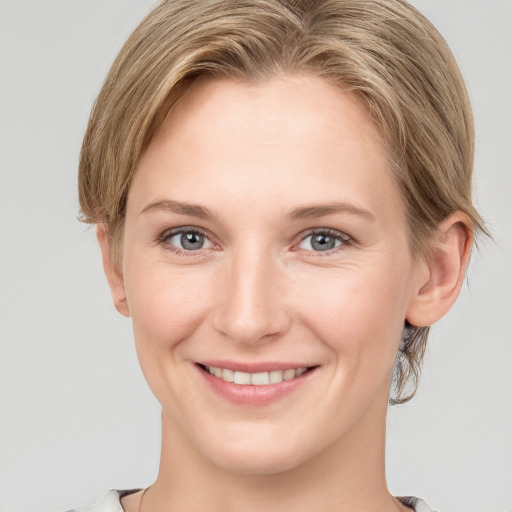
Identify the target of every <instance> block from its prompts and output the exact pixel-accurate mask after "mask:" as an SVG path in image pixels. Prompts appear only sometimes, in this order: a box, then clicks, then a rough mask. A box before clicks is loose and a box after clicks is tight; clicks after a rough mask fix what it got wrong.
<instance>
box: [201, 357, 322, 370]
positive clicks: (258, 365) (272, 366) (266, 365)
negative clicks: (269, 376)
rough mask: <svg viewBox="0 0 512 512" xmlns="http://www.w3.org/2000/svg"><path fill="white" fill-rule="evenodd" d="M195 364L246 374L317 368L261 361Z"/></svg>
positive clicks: (208, 361) (304, 364)
mask: <svg viewBox="0 0 512 512" xmlns="http://www.w3.org/2000/svg"><path fill="white" fill-rule="evenodd" d="M197 364H200V365H202V366H210V367H213V368H223V369H225V370H233V371H234V372H246V373H260V372H270V371H273V370H290V369H293V370H297V369H298V368H309V367H311V366H317V365H314V364H307V363H297V362H283V361H262V362H254V363H247V362H238V361H225V360H218V359H216V360H204V361H197Z"/></svg>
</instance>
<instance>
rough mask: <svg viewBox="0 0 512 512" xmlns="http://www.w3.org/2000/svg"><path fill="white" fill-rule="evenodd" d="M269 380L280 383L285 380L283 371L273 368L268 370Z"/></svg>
mask: <svg viewBox="0 0 512 512" xmlns="http://www.w3.org/2000/svg"><path fill="white" fill-rule="evenodd" d="M268 380H269V381H270V384H279V383H280V382H283V372H282V371H281V370H272V371H271V372H268Z"/></svg>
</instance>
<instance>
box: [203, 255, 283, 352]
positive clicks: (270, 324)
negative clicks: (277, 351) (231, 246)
mask: <svg viewBox="0 0 512 512" xmlns="http://www.w3.org/2000/svg"><path fill="white" fill-rule="evenodd" d="M248 253H250V254H248ZM219 278H220V280H221V285H220V286H219V288H220V292H219V296H218V301H217V305H216V308H215V311H214V314H213V325H214V328H215V329H216V330H217V331H218V332H220V333H221V334H222V335H224V336H227V337H229V338H230V339H231V340H232V341H233V342H234V343H237V344H239V345H245V346H257V345H260V344H262V343H266V342H268V341H271V340H273V339H276V338H278V337H279V336H281V335H282V334H284V333H285V332H286V330H287V329H288V328H289V326H290V317H289V312H288V311H287V308H286V304H285V302H286V300H285V291H286V276H284V275H283V270H282V269H280V268H279V263H278V262H276V261H273V258H272V257H271V255H270V251H264V250H260V251H259V252H256V251H255V250H253V251H250V250H249V251H238V253H236V254H233V256H232V258H229V259H228V261H226V264H225V266H224V268H223V271H222V272H221V275H219Z"/></svg>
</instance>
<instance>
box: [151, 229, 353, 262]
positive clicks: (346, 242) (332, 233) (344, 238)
mask: <svg viewBox="0 0 512 512" xmlns="http://www.w3.org/2000/svg"><path fill="white" fill-rule="evenodd" d="M184 233H190V234H195V235H201V236H203V237H204V238H205V239H207V240H208V241H209V242H210V243H212V244H213V242H212V241H211V235H209V234H208V233H207V232H206V231H204V230H202V229H200V228H197V227H195V226H194V227H192V226H183V227H180V228H174V229H171V230H167V231H164V232H163V233H162V234H161V235H160V236H159V237H158V240H157V242H158V243H159V244H161V245H162V246H164V248H165V249H166V250H168V251H171V252H172V253H174V254H177V255H179V256H185V257H194V256H198V253H200V252H201V249H199V250H197V251H187V250H184V249H180V248H179V247H176V246H175V245H172V244H171V243H170V242H169V240H170V239H171V238H173V237H174V236H176V235H180V234H184ZM315 235H327V236H329V237H332V238H334V239H335V240H336V241H339V242H341V244H340V245H339V246H338V247H336V248H333V249H328V250H326V251H313V250H311V251H308V252H309V253H311V254H314V257H326V256H332V255H335V254H338V253H339V252H341V251H343V250H345V249H346V248H347V246H351V245H352V244H353V242H354V240H353V238H352V237H351V236H349V235H347V234H346V233H343V232H341V231H337V230H334V229H329V228H321V229H312V230H310V231H308V232H307V233H306V234H305V235H304V236H302V237H301V239H300V240H299V242H297V243H295V244H294V247H297V246H298V245H300V244H301V243H303V242H304V241H305V240H306V239H307V238H309V237H312V236H315ZM295 250H299V249H295Z"/></svg>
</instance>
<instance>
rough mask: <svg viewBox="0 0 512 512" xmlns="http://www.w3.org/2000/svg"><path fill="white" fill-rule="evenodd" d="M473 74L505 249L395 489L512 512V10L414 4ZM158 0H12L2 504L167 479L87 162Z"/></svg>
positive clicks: (2, 297) (2, 222)
mask: <svg viewBox="0 0 512 512" xmlns="http://www.w3.org/2000/svg"><path fill="white" fill-rule="evenodd" d="M415 3H416V4H417V5H418V6H419V7H420V9H421V10H422V11H423V12H424V13H426V14H427V16H428V17H429V18H430V19H431V20H432V21H433V22H434V23H435V24H436V26H437V27H438V28H439V30H440V31H441V32H442V33H443V34H444V36H445V37H446V39H447V40H448V42H449V43H450V45H451V46H452V49H453V50H454V53H455V55H456V57H457V58H458V60H459V63H460V65H461V67H462V69H463V72H464V74H465V77H466V79H467V82H468V85H469V89H470V93H471V96H472V99H473V102H474V109H475V115H476V123H477V151H476V189H477V198H478V205H479V207H480V209H481V211H482V213H483V215H484V217H485V218H486V219H487V221H488V224H489V227H490V229H491V230H492V232H493V234H494V237H495V242H483V243H482V244H481V248H480V250H479V251H478V252H476V253H475V254H474V256H473V261H472V265H471V268H470V271H469V275H468V283H467V284H466V285H465V286H464V289H463V292H462V295H461V298H460V300H459V302H458V303H457V305H456V306H455V308H454V310H453V311H452V312H451V313H450V314H449V315H448V317H447V318H446V319H444V320H443V321H442V322H440V323H439V324H438V325H437V326H435V328H434V329H433V334H432V339H431V343H430V346H429V349H428V353H427V357H426V361H425V367H424V373H423V379H422V383H421V387H420V391H419V393H418V395H417V397H416V398H415V399H414V400H413V402H412V403H410V404H408V405H405V406H402V407H396V408H393V409H392V410H391V411H390V413H389V434H388V473H389V474H388V477H389V486H390V489H391V491H392V492H393V493H395V494H416V495H419V496H423V497H425V498H426V499H427V501H429V502H430V504H431V505H432V506H434V507H438V508H439V509H441V510H446V511H451V512H463V511H464V512H477V511H479V512H494V511H496V512H497V511H503V512H505V511H511V510H512V371H511V370H512V344H511V340H512V327H511V326H512V322H511V321H510V319H511V312H512V279H511V277H512V276H511V274H512V264H511V262H512V260H511V257H512V229H511V226H512V192H511V191H512V186H511V185H512V183H511V181H512V173H511V172H510V164H511V162H512V154H511V153H512V150H511V148H512V139H511V135H512V67H511V66H512V65H511V63H512V2H511V1H510V0H490V1H485V2H484V1H480V0H472V1H471V0H443V1H441V0H418V1H416V2H415ZM152 4H153V1H152V0H129V1H128V0H87V1H85V0H82V1H78V0H73V1H72V0H61V1H58V0H45V1H41V0H11V1H8V0H7V1H6V0H4V1H0V144H1V146H0V172H1V174H0V509H1V510H3V511H10V512H22V511H23V512H25V511H27V512H28V511H31V512H32V511H36V510H39V511H43V512H44V511H51V510H63V509H66V508H67V507H71V506H77V505H79V504H83V503H87V502H91V501H94V500H95V499H96V498H97V497H98V496H99V495H100V494H101V493H102V492H103V491H104V490H105V489H107V488H112V487H119V488H129V487H140V486H144V485H147V484H148V483H150V482H151V481H152V479H153V478H154V477H155V475H156V471H157V464H158V451H159V406H158V404H157V403H156V402H155V400H154V399H153V398H152V396H151V394H150V392H149V391H148V389H147V386H146V384H145V382H144V380H143V378H142V375H141V372H140V370H139V368H138V364H137V361H136V357H135V351H134V348H133V343H132V335H131V329H130V322H129V320H127V319H125V318H123V317H121V316H120V315H118V314H117V313H116V312H115V310H114V308H113V307H112V305H111V302H110V296H109V291H108V289H107V285H106V283H105V280H104V278H103V275H102V270H101V264H100V255H99V250H98V248H97V246H96V242H95V239H94V234H93V232H92V230H88V229H87V228H86V227H85V226H83V225H81V224H80V223H79V222H78V221H77V220H76V215H77V212H78V207H77V198H76V167H77V159H78V152H79V148H80V142H81V137H82V135H83V132H84V129H85V126H86V122H87V118H88V113H89V109H90V106H91V104H92V101H93V99H94V97H95V95H96V94H97V92H98V91H99V87H100V84H101V82H102V80H103V78H104V76H105V74H106V72H107V69H108V67H109V65H110V63H111V61H112V59H113V58H114V56H115V54H116V52H117V51H118V50H119V48H120V46H121V44H122V42H123V41H124V39H125V38H126V37H127V35H128V34H129V32H130V31H131V30H132V29H133V28H134V27H135V25H136V24H137V22H138V21H139V20H140V19H141V18H142V16H143V15H144V14H145V13H146V12H147V11H148V10H149V8H150V6H151V5H152Z"/></svg>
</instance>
